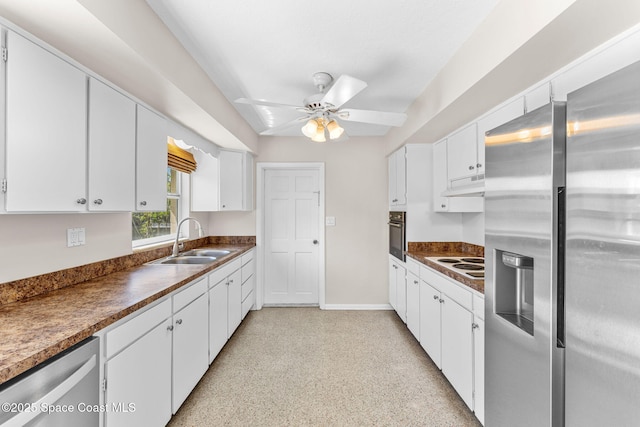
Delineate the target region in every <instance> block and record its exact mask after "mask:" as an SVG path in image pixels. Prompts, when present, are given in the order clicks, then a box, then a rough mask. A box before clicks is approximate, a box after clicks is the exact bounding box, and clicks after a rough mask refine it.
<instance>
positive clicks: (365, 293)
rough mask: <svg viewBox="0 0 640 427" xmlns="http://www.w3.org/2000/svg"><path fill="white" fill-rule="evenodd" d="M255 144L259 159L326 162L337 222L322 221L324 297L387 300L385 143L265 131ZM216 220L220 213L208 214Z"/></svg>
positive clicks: (328, 202) (331, 211) (328, 200)
mask: <svg viewBox="0 0 640 427" xmlns="http://www.w3.org/2000/svg"><path fill="white" fill-rule="evenodd" d="M259 146H260V151H259V156H258V158H257V159H256V161H257V162H322V163H324V164H325V193H326V194H325V211H326V212H325V215H326V216H333V217H335V218H336V225H335V227H326V236H325V239H326V241H325V243H326V244H325V248H326V254H325V256H326V303H327V304H386V303H388V300H389V298H388V292H387V227H386V222H387V211H388V205H387V159H386V157H385V147H384V144H382V143H381V142H380V141H379V140H377V139H375V138H351V139H349V140H347V141H345V142H336V143H331V142H329V143H325V144H314V143H312V142H310V141H309V140H308V139H306V138H277V137H268V138H267V137H265V138H261V139H260V141H259ZM216 220H219V221H220V220H221V218H220V215H219V214H214V215H212V220H211V222H212V223H215V222H216ZM231 221H232V222H235V218H234V219H233V220H231ZM217 226H218V225H214V229H215V227H217ZM253 226H254V227H255V224H253ZM249 229H251V228H250V227H249V226H247V230H249Z"/></svg>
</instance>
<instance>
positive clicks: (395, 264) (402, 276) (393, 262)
mask: <svg viewBox="0 0 640 427" xmlns="http://www.w3.org/2000/svg"><path fill="white" fill-rule="evenodd" d="M406 275H407V269H406V268H405V265H404V263H403V262H402V261H400V260H399V259H397V258H396V257H394V256H393V255H389V304H391V307H393V308H394V310H395V311H396V313H398V316H400V319H402V321H403V322H404V323H407V285H406Z"/></svg>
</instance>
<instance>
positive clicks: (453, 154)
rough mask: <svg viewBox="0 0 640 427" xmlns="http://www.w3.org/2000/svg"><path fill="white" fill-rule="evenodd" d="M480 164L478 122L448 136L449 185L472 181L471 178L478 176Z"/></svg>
mask: <svg viewBox="0 0 640 427" xmlns="http://www.w3.org/2000/svg"><path fill="white" fill-rule="evenodd" d="M478 164H479V162H478V140H477V130H476V124H475V123H472V124H470V125H468V126H466V127H465V128H463V129H461V130H459V131H457V132H456V133H453V134H451V135H449V136H448V137H447V174H448V179H449V181H450V184H449V186H450V187H451V186H455V184H456V183H457V182H464V183H465V184H466V183H467V181H468V183H471V180H470V178H471V177H475V176H476V174H477V170H478ZM461 180H463V181H461Z"/></svg>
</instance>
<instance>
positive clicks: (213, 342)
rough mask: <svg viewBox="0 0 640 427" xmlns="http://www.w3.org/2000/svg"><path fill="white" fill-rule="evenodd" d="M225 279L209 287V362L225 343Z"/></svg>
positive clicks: (226, 334)
mask: <svg viewBox="0 0 640 427" xmlns="http://www.w3.org/2000/svg"><path fill="white" fill-rule="evenodd" d="M227 316H228V302H227V279H226V278H225V279H224V280H222V281H220V282H218V283H216V284H215V285H214V286H213V287H212V288H211V289H209V363H211V362H213V359H215V358H216V356H217V355H218V353H220V350H222V347H224V345H225V344H226V343H227V336H228V330H227V320H228V319H227Z"/></svg>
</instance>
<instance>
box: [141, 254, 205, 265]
mask: <svg viewBox="0 0 640 427" xmlns="http://www.w3.org/2000/svg"><path fill="white" fill-rule="evenodd" d="M216 259H217V258H216V257H213V256H193V255H179V256H177V257H169V258H163V259H160V260H158V261H153V262H150V263H149V264H209V263H210V262H213V261H215V260H216Z"/></svg>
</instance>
